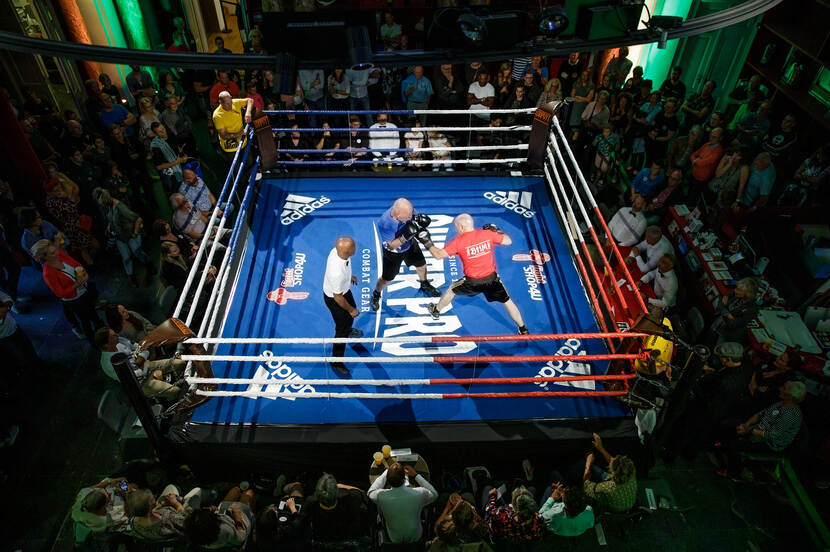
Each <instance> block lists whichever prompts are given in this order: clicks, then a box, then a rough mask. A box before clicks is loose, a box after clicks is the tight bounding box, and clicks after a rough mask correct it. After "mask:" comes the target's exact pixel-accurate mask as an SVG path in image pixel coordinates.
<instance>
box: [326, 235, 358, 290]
mask: <svg viewBox="0 0 830 552" xmlns="http://www.w3.org/2000/svg"><path fill="white" fill-rule="evenodd" d="M351 285H352V263H351V259H342V258H340V255H338V254H337V248H336V247H333V248H332V249H331V251H329V258H328V259H327V260H326V275H325V276H324V277H323V293H324V294H325V295H326V297H331V298H334V296H335V294H338V293H339V294H340V295H345V294H346V293H347V292H348V291H349V288H350V287H351Z"/></svg>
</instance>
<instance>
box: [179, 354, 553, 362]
mask: <svg viewBox="0 0 830 552" xmlns="http://www.w3.org/2000/svg"><path fill="white" fill-rule="evenodd" d="M435 354H436V355H438V354H441V353H440V352H439V351H436V352H435ZM444 354H446V355H448V356H449V353H444ZM452 356H456V355H452ZM181 358H182V360H210V361H215V362H219V361H226V362H230V361H233V362H284V363H288V362H294V363H297V364H305V363H312V362H342V363H344V364H359V363H364V364H381V363H383V364H419V363H420V364H424V363H426V364H433V363H435V362H436V357H435V356H411V357H333V356H276V355H274V356H271V355H182V356H181ZM517 358H521V357H517ZM551 358H553V357H551ZM475 360H476V358H475V357H469V360H468V362H469V361H475ZM519 362H522V361H519Z"/></svg>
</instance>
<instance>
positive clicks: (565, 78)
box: [559, 52, 584, 96]
mask: <svg viewBox="0 0 830 552" xmlns="http://www.w3.org/2000/svg"><path fill="white" fill-rule="evenodd" d="M583 69H584V64H583V63H582V61H581V60H580V59H579V52H571V53H570V54H568V59H566V60H565V61H564V62H563V63H562V66H561V67H560V69H559V80H560V81H561V82H562V94H563V95H567V96H570V95H571V91H572V90H573V87H574V84H576V81H577V79H579V75H581V74H582V70H583Z"/></svg>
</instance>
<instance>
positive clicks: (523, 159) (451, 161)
mask: <svg viewBox="0 0 830 552" xmlns="http://www.w3.org/2000/svg"><path fill="white" fill-rule="evenodd" d="M382 159H383V158H380V161H379V162H380V163H381V164H383V161H382ZM526 162H527V157H510V158H506V159H410V160H408V161H407V164H409V165H462V164H465V163H466V164H471V165H472V164H477V163H481V164H490V165H492V164H496V163H526Z"/></svg>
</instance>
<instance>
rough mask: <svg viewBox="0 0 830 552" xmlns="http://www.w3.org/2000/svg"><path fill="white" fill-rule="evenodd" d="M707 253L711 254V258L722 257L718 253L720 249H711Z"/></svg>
mask: <svg viewBox="0 0 830 552" xmlns="http://www.w3.org/2000/svg"><path fill="white" fill-rule="evenodd" d="M709 253H711V254H712V256H713V257H715V258H720V257H722V256H723V255H722V254H721V252H720V249H718V248H717V247H713V248H712V249H710V250H709Z"/></svg>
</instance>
